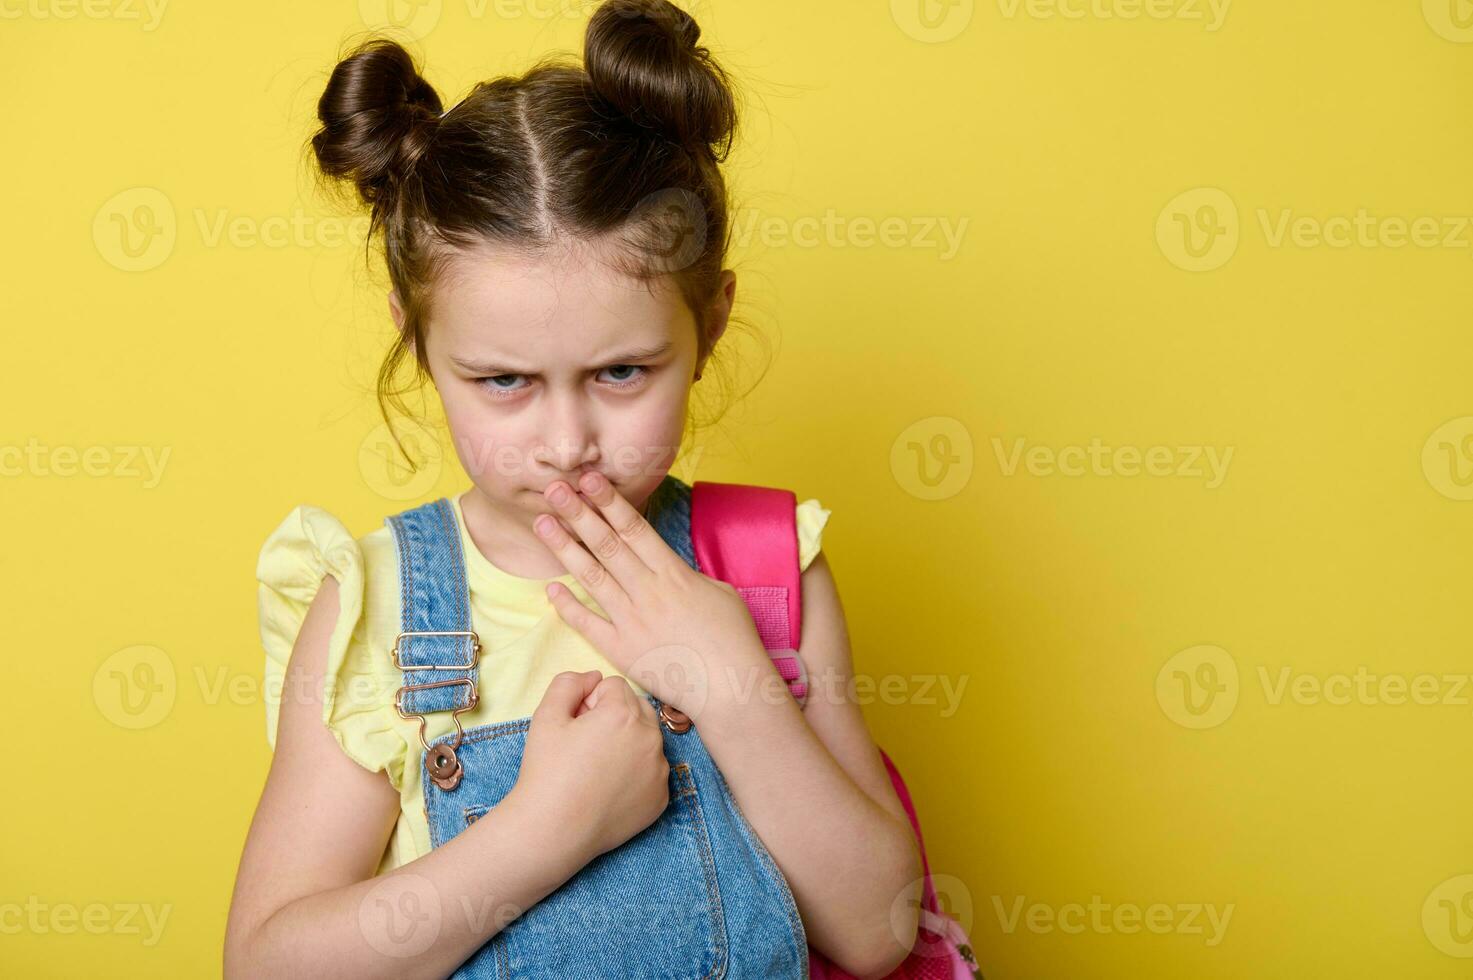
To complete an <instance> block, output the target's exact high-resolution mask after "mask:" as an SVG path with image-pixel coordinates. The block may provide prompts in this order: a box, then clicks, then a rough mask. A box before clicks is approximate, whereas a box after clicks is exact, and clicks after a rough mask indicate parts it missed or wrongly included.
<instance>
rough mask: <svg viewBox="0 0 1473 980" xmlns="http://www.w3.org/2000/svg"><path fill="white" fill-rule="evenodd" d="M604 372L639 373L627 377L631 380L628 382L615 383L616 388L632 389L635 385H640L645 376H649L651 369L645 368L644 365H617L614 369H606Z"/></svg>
mask: <svg viewBox="0 0 1473 980" xmlns="http://www.w3.org/2000/svg"><path fill="white" fill-rule="evenodd" d="M604 370H605V371H619V372H624V371H637V372H639V373H638V374H635V375H633V376H628V375H626V377H628V378H629V380H627V381H624V380H620V381H615V382H614V387H616V388H632V387H634V386H635V385H637V384H639V383H640V382H641V381H643V380H644V377H645V375H647V374H649V373H650V369H649V368H647V367H645V366H644V365H642V364H615V365H614V366H613V367H610V368H604Z"/></svg>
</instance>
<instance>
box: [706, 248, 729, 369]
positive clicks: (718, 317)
mask: <svg viewBox="0 0 1473 980" xmlns="http://www.w3.org/2000/svg"><path fill="white" fill-rule="evenodd" d="M735 301H736V273H735V272H733V271H732V270H731V269H722V270H721V286H720V287H719V288H718V289H717V290H716V298H715V299H714V300H712V301H711V306H710V307H709V311H708V314H707V317H708V318H707V323H706V349H707V350H708V351H712V350H715V349H716V342H717V341H718V340H720V339H721V335H722V334H724V333H726V324H727V322H728V321H729V320H730V319H731V307H732V304H733V303H735ZM707 356H709V355H707Z"/></svg>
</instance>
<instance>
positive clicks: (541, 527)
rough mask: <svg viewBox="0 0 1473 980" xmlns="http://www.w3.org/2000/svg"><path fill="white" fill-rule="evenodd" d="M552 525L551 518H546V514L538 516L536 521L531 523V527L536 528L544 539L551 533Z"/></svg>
mask: <svg viewBox="0 0 1473 980" xmlns="http://www.w3.org/2000/svg"><path fill="white" fill-rule="evenodd" d="M552 523H553V522H552V518H551V517H548V516H547V515H546V514H541V515H539V516H538V518H537V520H535V521H533V522H532V526H533V527H535V528H537V533H538V534H540V535H542V536H543V537H546V536H547V535H549V534H551V533H552Z"/></svg>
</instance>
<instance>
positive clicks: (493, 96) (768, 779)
mask: <svg viewBox="0 0 1473 980" xmlns="http://www.w3.org/2000/svg"><path fill="white" fill-rule="evenodd" d="M699 34H700V30H699V28H698V27H697V25H696V23H695V22H694V20H692V19H691V18H690V16H689V15H687V14H686V13H684V12H683V11H681V10H679V9H678V8H676V7H675V6H673V5H671V4H670V3H668V2H665V0H609V2H607V3H604V4H602V5H601V6H600V7H599V8H598V9H597V10H596V12H595V13H594V14H593V17H592V19H591V21H590V23H589V25H588V29H587V35H586V38H585V50H584V59H583V65H582V67H578V66H573V65H567V64H562V63H557V62H544V63H542V64H540V65H538V66H537V67H535V68H533V69H532V70H531V71H529V72H528V73H527V74H525V75H524V76H522V77H520V78H500V79H496V80H494V81H490V82H484V83H481V84H480V85H477V86H476V87H475V89H474V90H473V91H472V92H471V93H470V95H469V96H467V97H466V98H465V99H464V100H463V101H462V102H460V103H458V104H456V105H454V106H453V107H451V108H450V109H449V110H448V111H442V105H441V101H440V99H439V97H438V96H437V95H436V93H435V91H434V90H433V89H432V88H431V87H430V85H429V84H428V83H427V82H426V81H425V80H424V79H423V78H422V77H420V75H419V74H418V71H417V70H416V68H415V66H414V64H413V62H412V60H411V58H410V57H409V55H408V54H407V53H406V52H405V51H404V50H403V49H402V48H400V47H399V46H398V45H397V44H395V43H394V42H392V41H389V40H385V39H381V38H376V39H373V40H370V41H369V42H366V43H364V44H362V45H361V46H359V47H358V48H357V49H356V50H355V51H354V52H353V53H352V54H351V55H350V56H349V57H347V58H346V59H344V60H343V61H342V62H341V63H340V64H339V65H338V66H337V67H336V69H335V70H334V72H333V74H332V77H331V79H330V81H329V82H328V84H327V89H326V91H325V92H324V94H323V96H322V98H321V101H320V103H319V105H318V113H319V116H320V119H321V123H322V126H321V128H320V130H319V131H318V132H317V133H316V134H315V136H314V137H313V139H312V147H313V150H314V151H315V155H316V159H317V161H318V163H319V165H320V166H321V168H322V171H323V172H324V173H325V174H326V175H328V176H330V177H333V178H339V179H343V180H346V181H350V182H352V184H353V185H354V186H356V189H357V191H358V192H359V193H360V194H361V196H362V199H363V201H364V202H365V203H366V204H367V205H368V206H369V207H370V208H371V213H372V222H373V228H374V229H375V230H377V231H378V232H379V233H380V234H381V236H382V241H383V244H384V248H385V259H386V264H387V268H388V271H389V274H390V277H391V280H392V284H393V289H392V292H391V294H390V295H389V307H390V311H391V314H392V318H393V321H394V323H395V325H396V326H397V337H396V342H395V345H394V347H393V349H392V351H391V352H390V354H389V357H388V360H387V362H386V364H385V366H384V370H383V372H382V373H381V375H380V385H381V396H382V394H383V388H384V386H385V385H387V383H388V381H389V380H390V379H391V378H392V376H393V374H394V370H395V368H396V367H397V366H398V365H399V364H400V363H401V362H402V361H404V360H406V359H411V358H412V359H413V361H414V362H415V364H417V366H418V369H419V371H420V377H421V378H423V377H426V376H427V377H428V378H429V379H431V380H432V381H433V383H434V385H435V389H436V391H437V393H438V395H439V397H440V399H441V402H442V403H443V405H444V409H445V415H446V418H447V422H448V425H449V428H450V434H451V436H452V438H453V441H454V445H455V447H456V451H457V455H458V456H459V458H460V460H461V463H462V464H463V465H464V466H465V469H466V472H467V473H468V474H469V476H470V479H471V486H470V487H469V488H468V489H466V490H465V491H464V492H463V493H461V494H459V495H458V496H455V497H452V498H449V499H447V500H442V501H438V502H436V503H435V504H427V505H425V506H423V507H418V508H414V509H413V510H409V511H406V512H404V513H402V514H397V515H393V516H391V517H389V518H388V520H387V522H386V524H387V526H385V527H382V528H379V529H378V530H375V531H373V532H371V533H369V534H366V535H364V536H362V537H359V538H356V539H355V538H354V537H353V536H352V534H351V533H350V532H349V531H348V530H347V528H346V527H344V526H343V524H341V523H340V522H339V521H338V520H337V519H336V518H334V517H333V516H332V515H331V514H329V513H328V512H326V511H325V510H322V509H320V508H317V507H312V506H307V505H303V506H299V507H297V508H296V509H295V510H293V511H292V512H291V514H289V515H288V516H287V518H286V519H285V520H284V521H283V522H282V523H281V525H280V526H279V527H278V528H277V529H276V530H275V531H274V532H273V533H272V534H271V535H270V537H269V538H268V539H267V540H266V542H265V544H264V546H263V548H262V551H261V555H260V563H259V567H258V569H257V577H258V579H259V581H260V592H259V595H260V612H261V632H262V638H263V642H264V644H265V647H266V652H267V660H266V670H267V679H268V682H270V683H272V684H275V683H279V684H280V687H281V697H280V703H279V705H278V704H276V703H271V702H268V706H267V736H268V739H269V740H270V741H271V743H272V745H273V747H274V749H275V755H274V757H273V760H272V764H271V769H270V772H269V774H268V776H267V780H266V785H265V788H264V790H263V792H262V796H261V801H260V804H259V806H258V808H257V811H256V814H255V818H254V820H253V822H252V824H251V829H250V834H249V837H248V839H247V841H246V844H245V849H244V854H243V856H242V859H241V864H240V870H239V875H238V879H237V882H236V887H235V894H234V899H233V902H232V906H231V910H230V918H229V923H228V927H227V935H226V940H225V961H224V968H225V974H226V975H227V976H230V977H247V976H249V977H256V976H276V977H284V976H312V977H326V976H347V977H445V976H448V975H452V974H453V975H455V976H458V977H499V978H510V977H539V978H540V977H549V978H551V977H672V978H687V977H690V978H697V977H723V976H724V977H728V978H747V977H798V978H802V977H808V976H809V975H810V970H811V971H812V972H813V973H814V974H815V975H817V974H819V972H820V971H821V969H822V968H821V967H820V963H823V962H830V963H832V964H833V965H834V966H836V967H838V968H839V969H842V970H843V971H845V972H847V973H849V974H852V975H854V976H858V977H879V976H883V975H885V974H887V973H889V972H890V971H891V970H892V969H894V968H895V967H896V966H897V964H899V963H900V961H901V960H902V959H903V958H904V957H905V956H906V954H907V952H908V951H909V950H910V948H911V946H912V944H913V942H914V940H915V938H916V928H917V914H916V907H917V902H918V896H919V891H920V888H921V866H920V862H919V857H918V852H917V849H916V842H915V837H914V835H913V832H912V829H911V827H910V825H909V823H908V822H907V817H906V813H905V811H904V809H903V807H902V805H901V803H900V801H899V800H898V799H897V797H896V793H895V790H894V789H893V788H892V785H891V782H890V779H889V778H888V776H887V774H886V771H885V768H884V766H883V763H882V759H881V756H880V754H879V752H878V750H877V748H876V746H875V744H874V742H873V741H872V739H871V736H870V734H869V732H868V731H867V730H866V727H865V723H864V720H863V717H862V715H861V713H860V710H859V707H858V706H857V704H855V703H854V702H853V701H852V700H851V699H849V698H847V697H845V692H846V691H847V690H848V689H849V687H848V680H849V678H850V677H851V674H852V665H851V662H850V653H849V645H848V639H847V635H846V631H845V625H844V616H843V611H842V607H841V604H840V601H839V596H838V593H837V590H836V588H835V585H834V580H833V576H832V574H831V572H830V570H829V567H828V564H827V562H826V560H825V558H824V555H823V554H822V553H821V552H820V551H819V537H820V532H821V531H822V528H823V526H824V523H825V521H826V520H827V518H828V514H829V512H828V511H827V510H825V509H824V508H822V507H821V506H820V505H819V502H818V501H817V500H813V499H809V500H805V501H803V502H802V503H801V504H798V505H797V509H796V513H795V514H794V518H795V522H796V528H797V536H798V546H799V555H800V567H801V569H802V573H801V586H802V588H801V594H802V607H801V609H802V614H801V623H802V627H801V630H802V633H801V644H800V647H799V649H800V650H801V660H802V663H803V665H804V667H805V668H806V671H807V678H808V680H809V683H810V685H811V690H810V691H809V693H808V696H807V698H806V700H803V701H802V703H801V705H800V703H799V700H797V699H795V698H794V697H790V696H787V693H788V688H787V687H786V686H785V683H784V679H783V678H782V677H781V676H780V675H779V673H778V671H777V669H776V667H775V666H774V663H773V661H772V659H771V657H770V655H769V652H768V651H767V650H766V649H765V648H764V645H763V642H762V640H761V639H760V638H759V635H758V632H757V630H756V628H755V626H754V621H753V616H752V614H751V613H750V612H749V611H748V608H747V606H746V605H745V604H744V601H743V599H742V597H741V596H740V595H739V594H738V592H737V590H736V589H735V588H733V587H732V586H730V585H728V584H727V583H725V582H721V581H718V580H716V579H714V578H709V577H707V576H705V575H703V574H701V573H700V572H699V571H698V570H696V567H695V563H694V561H693V559H692V555H691V551H690V510H689V503H690V492H691V488H690V487H689V486H688V485H686V484H684V483H683V482H681V481H680V480H677V479H676V478H674V477H673V476H671V475H669V473H668V470H669V468H670V466H671V464H672V463H673V461H674V458H675V454H676V452H677V450H678V447H679V446H680V445H681V443H682V437H683V435H684V432H685V425H686V410H687V405H688V401H689V396H690V394H691V386H692V384H694V383H696V382H698V381H699V380H700V379H701V378H702V376H703V372H704V371H705V369H706V366H707V364H708V361H709V359H710V358H711V357H712V354H713V352H714V350H715V348H716V345H717V342H718V341H719V339H720V337H721V335H722V333H723V331H724V329H725V327H726V324H727V321H728V316H729V314H730V311H731V307H732V302H733V297H734V295H735V277H734V275H733V273H732V272H731V271H730V270H729V269H726V268H724V267H723V263H724V259H725V245H726V240H727V231H728V212H727V208H728V204H727V195H726V189H725V185H724V181H723V177H722V173H721V170H720V167H719V163H720V161H721V160H723V159H724V158H725V154H726V151H727V149H728V148H729V145H730V140H731V137H732V133H733V127H734V124H735V111H734V100H733V97H732V94H731V91H730V88H729V85H728V81H727V79H726V76H725V75H724V74H723V72H722V71H721V69H720V68H719V67H718V65H717V64H716V63H715V62H714V61H713V59H712V58H711V56H710V53H709V52H708V51H707V49H706V48H704V47H700V46H698V45H697V40H698V37H699ZM421 617H424V618H421ZM446 623H449V624H451V625H452V626H453V627H454V628H451V629H445V628H440V629H429V628H427V624H429V625H434V624H439V625H440V626H441V627H443V625H444V624H446ZM774 689H775V690H777V691H778V692H779V695H780V696H777V697H773V696H771V692H772V691H773V690H774ZM810 947H811V951H812V953H813V954H814V955H812V956H810Z"/></svg>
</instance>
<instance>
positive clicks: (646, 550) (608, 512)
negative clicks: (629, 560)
mask: <svg viewBox="0 0 1473 980" xmlns="http://www.w3.org/2000/svg"><path fill="white" fill-rule="evenodd" d="M578 488H579V489H580V490H582V491H583V494H584V496H585V497H587V498H588V499H589V500H590V501H592V502H593V505H594V506H595V507H597V508H598V511H599V513H600V514H602V515H603V518H604V520H605V521H606V522H607V523H608V525H609V527H611V528H613V530H614V533H616V534H617V535H618V536H619V538H620V540H622V541H623V542H624V544H625V545H626V546H627V547H628V548H629V550H630V551H632V552H633V553H634V555H635V556H636V557H637V558H638V559H639V560H640V561H641V562H643V563H644V565H645V567H646V568H649V569H652V570H657V569H660V568H662V567H664V566H666V565H668V564H669V563H670V562H671V560H672V559H674V561H675V563H676V564H679V565H682V566H684V565H685V560H684V559H682V558H681V557H680V556H679V555H677V554H676V553H675V552H674V551H673V550H672V549H671V547H670V546H669V545H668V544H666V543H665V539H664V538H662V537H660V533H659V532H658V531H656V530H655V528H654V525H652V524H650V522H649V521H648V520H646V519H645V516H644V515H643V514H641V513H640V512H639V511H637V510H635V509H634V505H633V504H631V503H630V502H629V500H628V498H627V497H625V496H624V495H623V494H622V493H620V492H619V491H618V490H616V489H615V488H614V485H613V484H612V483H610V482H609V481H608V480H607V479H605V478H604V476H603V475H602V474H600V473H586V474H584V475H583V478H582V479H581V480H579V481H578Z"/></svg>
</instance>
